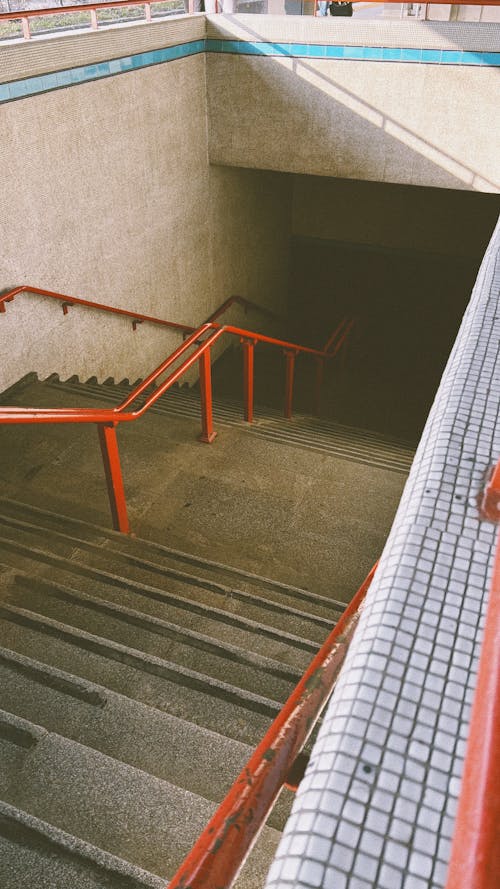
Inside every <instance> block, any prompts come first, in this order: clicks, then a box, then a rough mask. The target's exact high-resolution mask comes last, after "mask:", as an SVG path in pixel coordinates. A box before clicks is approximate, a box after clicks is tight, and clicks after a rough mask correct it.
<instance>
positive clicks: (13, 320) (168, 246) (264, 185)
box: [0, 17, 290, 391]
mask: <svg viewBox="0 0 500 889" xmlns="http://www.w3.org/2000/svg"><path fill="white" fill-rule="evenodd" d="M203 34H204V19H203V17H197V18H194V19H178V20H177V21H170V22H168V24H166V25H164V24H158V25H156V24H155V25H152V26H146V25H142V26H139V27H136V28H127V29H120V30H116V31H107V32H102V33H98V34H97V35H84V36H80V37H77V36H71V37H68V38H58V39H53V40H50V41H44V42H43V44H42V43H41V42H39V43H36V44H35V43H33V44H31V45H21V46H19V45H18V46H11V47H6V49H5V57H4V62H5V64H4V65H3V66H2V79H4V80H15V79H16V76H17V77H20V76H24V77H25V76H27V75H35V74H41V73H43V72H47V71H53V70H60V69H64V68H68V67H71V66H73V65H78V64H82V62H83V61H85V62H86V63H89V62H98V61H100V60H102V59H109V58H115V57H118V56H120V55H123V54H127V52H128V53H131V52H142V51H145V50H147V49H151V48H154V47H155V46H157V45H158V46H165V45H169V43H170V44H173V43H177V42H179V41H180V42H185V41H188V40H196V39H199V37H200V36H203ZM94 37H95V38H96V39H94ZM2 52H4V50H2ZM0 125H1V129H2V134H3V135H2V142H1V149H0V151H1V172H0V177H1V187H0V230H1V231H0V237H1V243H2V252H1V257H0V288H2V289H3V288H8V287H9V286H15V285H17V284H20V283H28V284H32V285H35V286H39V287H43V288H47V289H51V290H56V291H61V292H63V293H68V294H73V295H75V296H81V297H84V298H88V299H94V300H97V301H102V302H105V303H108V304H112V305H117V306H121V307H127V308H131V309H135V310H137V311H141V312H145V313H149V314H153V315H156V316H159V317H164V318H169V319H171V320H174V321H179V322H184V323H187V324H192V325H195V324H197V323H199V322H201V321H202V320H203V319H204V318H205V317H206V316H207V315H208V314H209V313H210V312H211V311H213V309H214V308H215V307H216V306H217V305H219V304H220V303H221V302H222V301H223V300H224V299H225V298H226V297H227V296H228V295H230V294H231V293H234V292H236V293H241V294H243V295H245V296H249V297H250V298H252V299H255V300H257V301H259V302H262V303H269V302H270V301H271V302H273V301H274V302H275V303H276V304H277V305H279V304H280V303H281V301H282V300H283V298H284V289H285V284H286V274H287V268H288V253H287V251H288V237H287V234H288V225H289V219H290V203H289V201H288V202H287V200H286V199H285V200H282V198H283V196H284V192H283V181H282V177H279V176H276V175H274V174H272V173H260V172H248V171H246V170H234V171H230V170H224V169H222V168H213V169H211V168H210V167H209V164H208V157H207V120H206V90H205V56H204V54H199V55H194V56H191V57H189V58H186V59H179V60H175V61H172V62H168V63H166V64H157V65H153V66H152V67H147V68H143V69H142V70H140V71H134V72H130V73H126V74H122V75H119V76H115V77H108V78H107V79H105V80H104V79H103V80H96V81H93V82H90V83H85V84H81V85H77V86H72V87H71V88H68V89H60V90H53V91H51V92H47V93H44V94H41V95H38V96H33V97H31V98H26V99H21V100H18V101H14V102H10V103H6V104H4V105H2V106H1V107H0ZM285 198H286V195H285ZM272 231H277V232H280V233H281V232H282V233H283V234H279V235H278V237H277V238H275V239H270V237H269V235H270V233H271V232H272ZM253 256H256V257H257V261H255V262H254V261H253ZM231 317H232V318H236V317H237V316H236V315H235V314H233V315H232V316H231ZM0 319H1V321H0V324H1V334H2V344H3V345H2V353H3V354H2V359H3V360H2V361H1V363H0V391H1V390H2V389H3V388H5V387H7V386H9V385H11V384H12V383H13V382H15V380H17V379H18V378H19V377H20V376H22V375H23V374H24V373H26V372H28V371H32V370H35V371H37V372H38V373H39V374H40V375H42V376H43V375H45V374H48V373H51V372H54V371H55V372H58V373H60V374H61V375H62V376H65V375H70V374H73V373H77V374H79V375H80V376H82V377H83V378H85V377H88V376H90V375H93V374H97V376H98V377H101V378H102V377H107V376H114V377H115V378H118V379H120V378H123V377H129V378H131V379H134V378H136V377H138V376H141V375H145V374H146V373H147V372H148V371H149V370H151V369H152V368H153V367H154V366H156V364H158V363H159V362H160V361H161V360H162V359H163V357H164V356H165V355H166V354H168V352H169V351H171V349H172V348H173V347H174V346H176V345H178V343H179V341H180V340H179V337H178V336H177V335H175V334H171V333H169V332H165V331H163V330H161V329H158V328H153V327H150V326H149V325H142V326H140V327H139V328H138V329H137V331H136V332H135V333H132V329H131V325H130V324H129V323H128V322H125V321H122V320H117V319H113V318H109V317H108V316H103V315H102V314H101V313H95V312H91V311H86V310H83V309H78V310H77V309H73V310H71V311H70V312H69V314H68V315H67V316H63V314H62V311H61V309H60V307H59V306H57V305H56V306H54V305H53V304H49V303H48V302H47V301H44V300H43V299H41V298H37V299H36V300H33V299H32V298H30V299H28V298H24V297H22V298H19V299H17V300H16V302H15V303H13V304H9V307H8V311H7V313H6V314H5V315H1V316H0ZM238 320H241V319H240V318H238ZM248 320H249V321H250V322H251V323H255V324H257V325H258V324H259V323H262V321H261V319H260V318H259V317H258V316H252V317H249V319H248ZM13 343H15V344H16V346H15V349H12V352H11V347H12V344H13ZM7 349H8V352H7ZM4 350H5V351H4ZM13 352H15V356H16V357H15V358H14V357H13V355H12V353H13Z"/></svg>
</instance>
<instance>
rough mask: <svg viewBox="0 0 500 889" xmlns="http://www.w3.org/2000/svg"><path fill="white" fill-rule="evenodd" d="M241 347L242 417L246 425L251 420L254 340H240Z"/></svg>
mask: <svg viewBox="0 0 500 889" xmlns="http://www.w3.org/2000/svg"><path fill="white" fill-rule="evenodd" d="M241 345H242V346H243V399H244V404H245V408H244V411H245V412H244V417H245V420H246V422H247V423H251V422H252V420H253V381H254V374H253V367H254V361H253V359H254V349H255V341H254V340H242V341H241Z"/></svg>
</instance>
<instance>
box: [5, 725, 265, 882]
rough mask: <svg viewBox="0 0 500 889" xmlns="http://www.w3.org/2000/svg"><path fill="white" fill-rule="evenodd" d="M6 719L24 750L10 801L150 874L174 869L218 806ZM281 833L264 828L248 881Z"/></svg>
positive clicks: (9, 784) (8, 792) (259, 875)
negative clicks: (28, 744) (28, 743)
mask: <svg viewBox="0 0 500 889" xmlns="http://www.w3.org/2000/svg"><path fill="white" fill-rule="evenodd" d="M0 724H1V725H3V726H4V727H7V728H8V729H9V730H10V732H11V738H10V740H9V742H8V743H9V744H10V746H14V747H16V748H18V749H19V750H20V752H21V756H22V762H21V763H20V764H18V767H17V769H16V771H15V772H14V773H12V774H10V775H8V776H7V780H6V782H5V784H6V786H5V787H4V793H3V796H4V801H5V802H6V803H8V804H9V805H10V806H14V807H15V808H16V809H21V810H22V811H25V812H26V811H27V812H29V813H30V814H31V815H33V816H34V817H35V818H37V819H39V820H40V821H44V822H47V823H49V824H51V825H53V826H54V827H56V828H58V829H59V830H64V831H65V832H66V833H68V834H72V835H73V836H75V837H77V838H78V839H79V840H83V841H84V842H85V843H88V844H90V845H92V846H96V847H98V848H99V849H103V850H104V851H105V852H107V853H110V854H111V855H114V856H117V857H118V858H122V859H124V860H126V861H128V862H130V863H131V864H133V865H135V866H136V867H139V868H141V869H143V870H145V871H149V872H150V873H152V874H157V875H159V876H162V877H164V878H166V879H168V877H170V876H172V875H173V873H174V872H175V870H176V868H177V867H178V866H179V865H180V863H181V862H182V860H183V858H184V857H185V855H186V854H187V853H188V851H189V850H190V848H191V846H192V845H193V843H194V842H195V840H196V839H197V837H198V835H199V833H200V832H201V830H202V829H203V827H204V825H205V824H206V822H207V820H208V819H209V817H210V816H211V814H212V812H213V811H214V808H215V807H214V804H213V803H211V802H209V801H207V800H205V799H204V798H203V797H201V796H198V795H195V794H193V793H190V792H188V791H186V790H182V789H180V788H178V787H176V786H175V785H173V784H171V783H169V782H167V781H164V780H160V779H158V778H155V777H153V776H151V775H149V774H148V773H147V772H144V771H142V770H140V769H137V768H135V767H133V766H130V765H127V764H125V763H123V762H120V761H118V760H116V759H113V758H112V757H109V756H106V755H105V754H102V753H100V752H98V751H96V750H94V749H92V748H89V747H85V746H83V745H82V744H79V743H76V742H75V741H72V740H68V739H67V738H63V737H62V736H61V735H58V734H56V733H53V732H47V731H46V730H45V729H43V728H42V727H41V726H38V725H36V724H34V723H31V722H28V721H27V720H22V719H19V718H18V717H16V716H14V715H12V714H9V713H7V712H6V711H3V712H2V713H1V714H0ZM27 740H29V741H30V746H27ZM9 778H10V781H9ZM68 790H70V793H68ZM76 801H77V804H76ZM278 839H279V833H278V831H276V830H274V829H273V828H269V827H266V828H264V831H263V833H262V835H261V840H260V843H259V848H258V849H256V850H255V852H256V855H255V857H254V861H253V863H252V867H251V869H249V871H248V872H247V875H246V879H245V886H247V887H249V889H250V887H252V889H253V887H255V889H258V887H259V889H260V887H261V885H262V881H263V878H264V876H265V873H266V868H267V867H269V864H270V862H271V860H272V854H273V852H274V850H275V847H276V845H277V842H278Z"/></svg>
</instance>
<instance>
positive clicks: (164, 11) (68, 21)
mask: <svg viewBox="0 0 500 889" xmlns="http://www.w3.org/2000/svg"><path fill="white" fill-rule="evenodd" d="M73 2H75V0H73ZM77 2H78V0H76V3H77ZM176 12H184V2H183V0H165V2H163V3H155V4H154V6H153V7H152V9H151V13H152V18H153V19H155V18H163V16H165V15H173V14H174V13H176ZM21 16H22V12H20V13H19V19H16V20H15V21H10V22H9V21H3V22H0V40H8V39H12V38H15V37H21V38H22V36H23V33H22V27H21ZM97 21H98V22H99V23H102V24H119V23H120V22H134V21H145V16H144V6H143V5H140V4H138V5H137V6H122V7H120V8H118V9H102V10H100V11H99V12H98V13H97ZM85 27H89V28H90V10H88V9H86V8H85V6H82V10H81V12H63V10H61V12H60V13H57V14H54V15H41V16H34V17H33V18H31V19H30V31H31V33H32V35H34V36H35V35H37V34H47V33H51V32H56V31H71V30H74V29H77V28H85Z"/></svg>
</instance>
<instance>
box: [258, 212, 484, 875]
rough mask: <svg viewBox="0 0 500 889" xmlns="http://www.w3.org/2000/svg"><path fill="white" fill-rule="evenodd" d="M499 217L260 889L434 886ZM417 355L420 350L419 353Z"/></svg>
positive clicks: (448, 833)
mask: <svg viewBox="0 0 500 889" xmlns="http://www.w3.org/2000/svg"><path fill="white" fill-rule="evenodd" d="M499 302H500V223H499V225H498V226H497V229H496V231H495V233H494V235H493V238H492V240H491V243H490V246H489V248H488V250H487V253H486V255H485V258H484V260H483V264H482V266H481V270H480V272H479V276H478V279H477V282H476V285H475V288H474V292H473V295H472V299H471V302H470V305H469V307H468V309H467V312H466V314H465V317H464V320H463V323H462V326H461V328H460V332H459V335H458V337H457V340H456V343H455V346H454V348H453V351H452V353H451V356H450V359H449V361H448V365H447V367H446V370H445V373H444V375H443V379H442V381H441V385H440V387H439V390H438V393H437V396H436V399H435V402H434V405H433V408H432V410H431V413H430V415H429V419H428V421H427V425H426V427H425V430H424V434H423V436H422V440H421V443H420V445H419V448H418V451H417V455H416V458H415V462H414V465H413V468H412V470H411V473H410V476H409V479H408V482H407V485H406V488H405V491H404V493H403V497H402V500H401V504H400V507H399V509H398V513H397V516H396V519H395V521H394V525H393V528H392V530H391V533H390V536H389V538H388V541H387V544H386V547H385V550H384V553H383V556H382V559H381V562H380V566H379V569H378V571H377V574H376V577H375V580H374V582H373V584H372V586H371V588H370V590H369V593H368V596H367V600H366V605H365V608H364V611H363V614H362V617H361V620H360V623H359V627H358V629H357V631H356V635H355V637H354V640H353V642H352V644H351V647H350V649H349V653H348V656H347V659H346V662H345V665H344V668H343V670H342V673H341V676H340V679H339V681H338V684H337V687H336V690H335V693H334V695H333V697H332V699H331V701H330V704H329V706H328V709H327V711H326V714H325V718H324V721H323V725H322V727H321V730H320V732H319V735H318V739H317V741H316V744H315V746H314V749H313V752H312V756H311V760H310V763H309V766H308V769H307V772H306V775H305V778H304V780H303V781H302V784H301V785H300V788H299V791H298V793H297V797H296V800H295V804H294V807H293V811H292V815H291V817H290V819H289V821H288V824H287V826H286V829H285V832H284V835H283V839H282V841H281V844H280V846H279V848H278V852H277V855H276V859H275V861H274V864H273V865H272V868H271V870H270V873H269V876H268V882H267V889H289V887H292V886H293V887H307V889H317V887H323V889H375V887H376V889H438V887H439V889H440V887H443V886H444V885H445V881H446V872H447V866H448V859H449V853H450V843H451V837H452V834H453V826H454V818H455V812H456V807H457V799H458V794H459V791H460V778H461V773H462V767H463V759H464V751H465V744H466V739H467V734H468V724H469V716H470V707H471V701H472V697H473V692H474V685H475V680H476V671H477V662H478V657H479V650H480V644H481V638H482V630H483V622H484V615H485V610H486V604H487V596H488V592H489V584H490V575H491V568H492V561H493V553H494V545H495V537H496V528H495V526H494V525H492V524H490V523H487V522H480V521H479V516H478V511H477V500H476V498H477V495H478V493H479V492H480V491H481V490H482V488H483V486H484V481H485V476H486V473H487V471H488V469H489V467H490V466H491V465H492V464H493V463H496V461H497V460H498V457H499V456H500V423H499V395H500V366H499V340H500V305H499ZM422 360H423V361H425V355H422Z"/></svg>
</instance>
